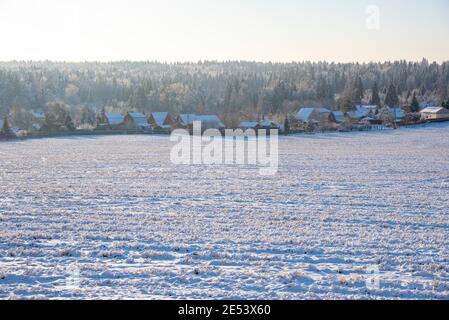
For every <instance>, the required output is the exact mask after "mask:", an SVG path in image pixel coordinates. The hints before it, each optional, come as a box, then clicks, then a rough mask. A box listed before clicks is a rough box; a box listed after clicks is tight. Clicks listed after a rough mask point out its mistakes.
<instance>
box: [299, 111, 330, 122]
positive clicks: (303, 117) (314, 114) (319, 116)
mask: <svg viewBox="0 0 449 320" xmlns="http://www.w3.org/2000/svg"><path fill="white" fill-rule="evenodd" d="M295 119H296V120H298V121H299V122H302V123H309V124H310V123H311V124H320V123H323V122H330V121H333V120H334V116H333V115H332V111H330V110H329V109H326V108H302V109H301V110H299V111H298V113H297V114H296V116H295Z"/></svg>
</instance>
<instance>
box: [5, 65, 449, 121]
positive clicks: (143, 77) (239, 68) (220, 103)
mask: <svg viewBox="0 0 449 320" xmlns="http://www.w3.org/2000/svg"><path fill="white" fill-rule="evenodd" d="M448 84H449V62H445V63H440V64H439V63H430V62H429V61H427V60H426V59H423V60H422V61H421V62H407V61H395V62H382V63H363V64H360V63H344V64H343V63H328V62H316V63H313V62H297V63H294V62H292V63H258V62H243V61H228V62H216V61H200V62H197V63H171V64H169V63H158V62H130V61H122V62H113V63H98V62H85V63H62V62H61V63H58V62H49V61H46V62H3V63H0V117H4V116H8V117H9V119H10V121H11V122H12V125H15V126H20V125H21V124H23V123H24V122H26V121H27V118H26V115H27V114H28V112H29V111H31V110H41V111H49V112H55V113H58V112H59V113H60V112H62V111H61V109H63V110H64V109H65V111H66V113H68V114H70V115H71V118H72V119H73V120H74V122H76V123H77V124H83V123H90V122H94V121H95V115H96V114H97V113H98V112H99V111H100V110H105V111H114V112H121V113H124V112H126V111H130V110H133V111H141V112H146V113H150V112H153V111H168V112H176V113H197V114H202V113H211V114H218V115H220V116H221V117H222V118H223V120H225V122H228V123H231V122H235V121H238V120H256V119H255V118H256V117H260V116H261V115H268V114H270V115H273V116H276V115H277V116H278V117H279V118H280V117H284V116H285V115H287V114H292V113H294V112H296V111H297V110H298V109H299V108H301V107H304V106H326V107H328V108H330V109H333V110H337V109H340V110H343V111H349V110H352V109H353V108H354V106H355V105H357V104H361V103H366V104H376V105H381V106H382V105H389V106H398V105H401V106H409V107H410V109H411V111H414V110H415V109H416V110H417V109H418V107H419V103H420V102H428V101H435V102H436V103H438V104H441V105H444V106H448V107H449V101H448ZM61 106H62V107H61ZM52 110H53V111H52ZM55 110H56V111H55ZM54 116H55V117H58V116H59V117H65V116H66V115H63V116H62V115H60V114H59V115H58V114H56V115H54Z"/></svg>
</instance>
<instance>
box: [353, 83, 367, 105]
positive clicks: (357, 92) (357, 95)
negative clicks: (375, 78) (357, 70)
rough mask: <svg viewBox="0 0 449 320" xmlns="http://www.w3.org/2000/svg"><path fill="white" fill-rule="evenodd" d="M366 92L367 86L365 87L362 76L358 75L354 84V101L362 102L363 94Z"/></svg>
mask: <svg viewBox="0 0 449 320" xmlns="http://www.w3.org/2000/svg"><path fill="white" fill-rule="evenodd" d="M364 93H365V88H364V87H363V82H362V79H361V78H360V77H357V79H356V80H355V84H354V90H353V102H354V103H355V104H358V105H360V104H362V99H363V95H364Z"/></svg>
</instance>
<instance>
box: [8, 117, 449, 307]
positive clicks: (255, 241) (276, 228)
mask: <svg viewBox="0 0 449 320" xmlns="http://www.w3.org/2000/svg"><path fill="white" fill-rule="evenodd" d="M171 146H172V144H171V143H170V142H169V141H168V140H167V138H166V137H159V136H108V137H80V138H76V137H71V138H55V139H41V140H27V141H17V142H0V195H1V197H0V299H7V298H16V299H28V298H31V299H40V298H63V299H70V298H101V299H115V298H139V299H140V298H142V299H153V298H163V299H165V298H168V299H173V298H174V299H182V298H194V299H197V298H198V299H202V298H218V299H222V298H229V299H233V298H251V299H253V298H254V299H321V298H336V299H349V298H351V299H352V298H356V299H379V298H387V299H390V298H393V299H397V298H425V299H449V208H448V207H449V192H448V191H449V125H448V124H435V125H429V126H425V127H416V128H413V129H401V130H396V131H393V130H391V131H382V132H371V133H346V134H338V133H333V134H318V135H313V136H304V135H299V136H290V137H282V138H280V142H279V149H280V150H279V152H280V156H279V166H280V167H279V172H278V174H277V175H276V176H273V177H261V176H260V175H259V168H257V167H250V166H224V165H216V166H209V167H205V166H175V165H172V164H171V163H170V161H169V151H170V147H171ZM367 280H368V283H367Z"/></svg>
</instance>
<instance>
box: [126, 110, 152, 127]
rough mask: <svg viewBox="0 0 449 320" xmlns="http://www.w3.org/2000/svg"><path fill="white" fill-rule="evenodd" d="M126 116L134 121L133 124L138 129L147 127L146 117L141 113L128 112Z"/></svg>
mask: <svg viewBox="0 0 449 320" xmlns="http://www.w3.org/2000/svg"><path fill="white" fill-rule="evenodd" d="M128 115H129V116H130V117H131V118H132V119H133V120H134V123H135V124H136V125H137V126H139V127H149V126H150V124H149V123H148V119H147V116H146V115H144V114H143V113H142V112H129V113H128Z"/></svg>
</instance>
